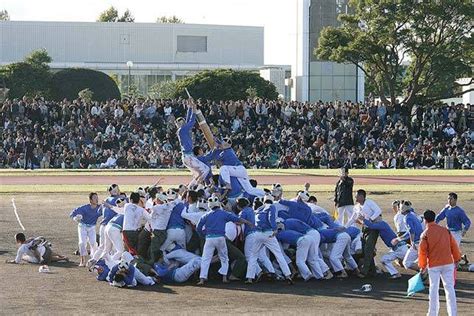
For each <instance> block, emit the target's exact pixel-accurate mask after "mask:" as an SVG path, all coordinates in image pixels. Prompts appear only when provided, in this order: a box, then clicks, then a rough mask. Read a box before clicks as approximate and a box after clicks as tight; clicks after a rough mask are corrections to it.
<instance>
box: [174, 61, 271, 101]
mask: <svg viewBox="0 0 474 316" xmlns="http://www.w3.org/2000/svg"><path fill="white" fill-rule="evenodd" d="M250 87H252V88H253V89H255V90H256V93H257V96H258V97H260V98H263V99H271V100H275V99H277V98H278V93H277V91H276V88H275V86H274V85H273V83H271V82H270V81H267V80H265V79H263V78H262V77H260V75H259V74H258V73H254V72H251V71H241V70H232V69H217V70H205V71H202V72H199V73H197V74H195V75H194V76H191V77H187V78H184V79H181V80H178V82H177V83H176V93H175V95H174V97H178V96H181V97H187V94H186V91H185V88H187V89H188V90H189V92H190V93H191V95H192V96H193V98H196V99H198V98H201V99H209V100H213V101H220V100H242V99H246V98H247V97H248V94H247V90H248V89H249V88H250Z"/></svg>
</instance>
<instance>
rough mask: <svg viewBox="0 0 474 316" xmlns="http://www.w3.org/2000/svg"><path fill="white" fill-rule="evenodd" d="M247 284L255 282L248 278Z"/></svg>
mask: <svg viewBox="0 0 474 316" xmlns="http://www.w3.org/2000/svg"><path fill="white" fill-rule="evenodd" d="M245 284H253V280H252V279H250V278H248V279H247V280H245Z"/></svg>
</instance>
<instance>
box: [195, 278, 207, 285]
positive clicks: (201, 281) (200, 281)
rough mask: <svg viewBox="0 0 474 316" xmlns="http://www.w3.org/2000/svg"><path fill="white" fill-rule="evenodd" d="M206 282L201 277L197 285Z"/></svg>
mask: <svg viewBox="0 0 474 316" xmlns="http://www.w3.org/2000/svg"><path fill="white" fill-rule="evenodd" d="M204 283H205V281H204V279H201V280H199V282H198V283H196V285H204Z"/></svg>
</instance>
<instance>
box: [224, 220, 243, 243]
mask: <svg viewBox="0 0 474 316" xmlns="http://www.w3.org/2000/svg"><path fill="white" fill-rule="evenodd" d="M241 232H242V228H241V227H240V225H237V224H235V223H233V222H227V223H226V224H225V236H226V237H227V239H229V240H230V241H234V240H235V238H237V236H238V235H239V234H240V233H241Z"/></svg>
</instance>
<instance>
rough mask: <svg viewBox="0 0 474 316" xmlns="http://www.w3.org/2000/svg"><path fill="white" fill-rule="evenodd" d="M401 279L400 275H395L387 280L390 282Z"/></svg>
mask: <svg viewBox="0 0 474 316" xmlns="http://www.w3.org/2000/svg"><path fill="white" fill-rule="evenodd" d="M401 277H402V275H401V274H400V273H397V274H394V275H391V276H389V277H388V278H389V279H390V280H397V279H400V278H401Z"/></svg>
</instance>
